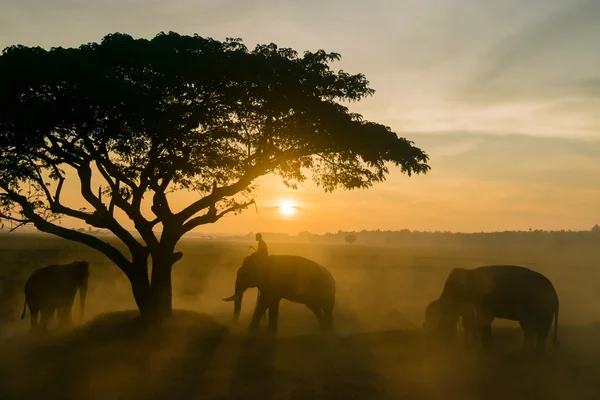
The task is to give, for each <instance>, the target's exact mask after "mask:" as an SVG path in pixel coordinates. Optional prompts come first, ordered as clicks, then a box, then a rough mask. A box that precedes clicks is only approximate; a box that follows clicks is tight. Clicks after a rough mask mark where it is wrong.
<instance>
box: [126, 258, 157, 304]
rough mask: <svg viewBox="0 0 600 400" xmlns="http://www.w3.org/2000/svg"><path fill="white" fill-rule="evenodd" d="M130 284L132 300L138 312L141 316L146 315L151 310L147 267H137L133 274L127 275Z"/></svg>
mask: <svg viewBox="0 0 600 400" xmlns="http://www.w3.org/2000/svg"><path fill="white" fill-rule="evenodd" d="M128 278H129V282H130V283H131V290H132V292H133V298H134V299H135V303H136V304H137V306H138V309H139V310H140V314H141V315H146V314H148V313H149V312H150V310H151V308H152V304H151V302H152V292H151V288H150V280H149V279H148V266H147V265H144V266H138V267H136V268H135V272H133V273H131V274H129V275H128Z"/></svg>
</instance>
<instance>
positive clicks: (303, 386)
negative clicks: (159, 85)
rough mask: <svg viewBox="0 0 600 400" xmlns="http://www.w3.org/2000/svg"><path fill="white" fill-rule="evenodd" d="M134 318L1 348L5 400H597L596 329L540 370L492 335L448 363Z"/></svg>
mask: <svg viewBox="0 0 600 400" xmlns="http://www.w3.org/2000/svg"><path fill="white" fill-rule="evenodd" d="M136 315H137V314H136V313H134V312H120V313H111V314H104V315H101V316H99V317H97V318H95V319H94V320H92V321H90V322H89V323H87V324H85V325H83V326H80V327H78V328H76V329H74V330H72V331H71V332H66V333H63V334H53V335H51V336H48V337H46V338H34V337H29V336H28V337H24V338H21V339H13V340H11V341H8V342H5V343H4V344H3V350H2V353H3V354H2V356H1V357H0V379H1V380H0V398H1V399H3V400H12V399H40V398H53V399H54V398H56V399H65V400H67V399H73V400H75V399H90V400H91V399H117V398H121V399H128V400H129V399H131V400H136V399H374V400H378V399H396V398H402V399H411V398H419V399H461V400H462V399H481V398H486V399H504V398H512V399H531V398H543V399H571V398H577V399H587V398H590V399H592V398H597V393H598V390H599V389H600V387H599V385H598V383H597V382H598V378H599V377H600V346H599V345H598V344H597V340H595V339H594V338H595V337H598V332H599V330H600V327H599V326H598V325H594V326H589V327H585V328H577V329H576V328H568V329H563V330H562V331H563V332H565V331H567V332H566V333H563V335H564V336H565V337H566V339H565V340H563V342H564V345H563V349H561V350H560V351H558V352H555V351H553V350H550V351H549V353H548V357H547V359H546V360H544V361H533V360H523V359H521V358H520V357H519V351H518V349H519V346H520V334H519V331H517V330H510V329H501V330H497V331H496V338H497V344H498V345H497V349H496V350H495V351H494V352H492V353H491V354H483V353H482V352H477V351H475V352H472V353H466V352H465V351H464V350H463V349H462V348H460V347H458V346H457V347H456V348H454V349H451V350H449V351H447V352H444V353H441V352H437V351H435V352H434V351H433V350H432V348H430V347H428V346H427V343H426V342H425V341H424V339H423V337H422V336H421V335H420V333H419V331H418V330H412V331H408V330H407V331H398V330H394V331H387V332H377V333H360V334H348V335H335V334H332V335H321V334H306V335H299V336H290V337H277V338H275V337H271V336H268V335H266V334H258V335H253V336H249V335H246V334H245V326H243V327H236V328H234V329H230V328H229V327H228V326H226V325H224V324H222V323H219V322H217V321H216V320H214V319H213V318H211V317H208V316H205V315H201V314H197V313H194V312H187V311H177V312H176V313H175V314H174V317H173V318H172V319H171V321H169V323H168V324H165V325H164V326H162V327H160V328H156V329H153V330H151V331H149V330H147V329H145V328H144V326H143V325H142V324H141V323H140V320H139V319H138V318H137V317H136Z"/></svg>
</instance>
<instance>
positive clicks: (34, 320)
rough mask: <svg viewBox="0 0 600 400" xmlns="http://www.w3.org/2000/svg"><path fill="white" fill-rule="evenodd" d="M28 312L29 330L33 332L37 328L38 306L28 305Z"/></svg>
mask: <svg viewBox="0 0 600 400" xmlns="http://www.w3.org/2000/svg"><path fill="white" fill-rule="evenodd" d="M29 314H31V316H30V324H29V331H30V332H33V331H35V330H36V329H37V326H38V316H39V314H40V310H39V308H32V307H29Z"/></svg>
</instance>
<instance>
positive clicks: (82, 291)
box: [79, 278, 88, 322]
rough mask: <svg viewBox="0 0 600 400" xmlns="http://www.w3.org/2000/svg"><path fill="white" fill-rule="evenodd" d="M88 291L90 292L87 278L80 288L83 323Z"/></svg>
mask: <svg viewBox="0 0 600 400" xmlns="http://www.w3.org/2000/svg"><path fill="white" fill-rule="evenodd" d="M87 290H88V280H87V278H86V279H85V280H84V281H83V283H82V284H81V286H80V287H79V301H80V305H81V307H80V308H81V311H80V315H79V317H80V321H81V322H83V316H84V315H85V297H86V295H87Z"/></svg>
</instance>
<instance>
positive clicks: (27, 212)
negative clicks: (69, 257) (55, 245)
mask: <svg viewBox="0 0 600 400" xmlns="http://www.w3.org/2000/svg"><path fill="white" fill-rule="evenodd" d="M3 189H4V190H6V188H3ZM7 195H8V197H9V198H10V199H11V200H13V201H15V202H16V203H17V204H19V205H20V206H21V209H22V213H23V215H24V216H25V217H26V218H27V219H28V222H31V223H33V224H34V225H35V227H36V228H37V229H39V230H40V231H42V232H46V233H51V234H53V235H56V236H60V237H62V238H64V239H68V240H72V241H75V242H79V243H83V244H85V245H87V246H89V247H92V248H93V249H96V250H98V251H100V252H101V253H103V254H104V255H106V256H107V257H108V258H109V259H110V260H111V261H113V262H114V263H115V264H117V265H118V266H119V267H120V268H121V269H122V270H123V272H125V273H126V274H128V273H131V270H132V264H131V262H130V261H129V260H127V258H126V257H125V256H124V255H123V254H122V253H121V252H120V251H119V250H117V249H116V248H115V247H113V246H112V245H110V244H108V243H106V242H104V241H102V240H100V239H98V238H97V237H95V236H92V235H88V234H86V233H83V232H78V231H74V230H71V229H67V228H63V227H61V226H58V225H54V224H53V223H51V222H48V221H46V220H45V219H44V218H42V217H41V216H39V215H38V214H37V213H36V212H35V209H34V208H33V206H32V205H31V204H30V203H29V201H28V200H27V198H26V197H25V196H22V195H20V194H18V193H15V192H9V193H7Z"/></svg>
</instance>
